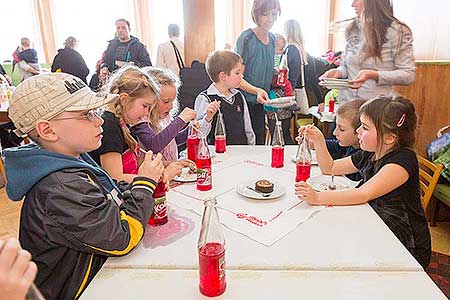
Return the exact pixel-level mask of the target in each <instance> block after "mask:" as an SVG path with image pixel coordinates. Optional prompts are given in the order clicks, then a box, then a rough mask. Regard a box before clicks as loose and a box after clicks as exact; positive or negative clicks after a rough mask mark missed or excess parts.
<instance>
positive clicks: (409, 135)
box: [295, 96, 431, 269]
mask: <svg viewBox="0 0 450 300" xmlns="http://www.w3.org/2000/svg"><path fill="white" fill-rule="evenodd" d="M360 113H361V116H360V120H361V125H360V126H359V127H358V129H357V130H356V132H357V134H358V139H359V145H360V147H361V150H359V151H357V152H355V153H353V154H352V155H351V156H348V157H345V158H342V159H337V160H333V159H332V158H331V156H330V155H329V154H328V153H327V148H326V146H325V143H320V142H316V141H317V138H316V136H317V135H315V134H313V131H311V130H310V128H309V127H306V128H304V129H302V130H301V132H302V133H304V134H305V135H306V137H307V138H308V139H310V140H312V141H313V143H314V146H315V148H316V154H317V160H318V162H319V165H320V169H321V170H322V172H323V173H324V174H333V175H345V174H350V173H355V172H360V173H361V175H362V177H363V179H362V181H361V182H360V183H359V185H358V187H357V188H350V189H342V190H334V191H332V190H331V189H330V190H324V191H321V192H316V191H314V190H313V189H312V188H311V186H309V185H308V184H307V183H305V182H298V183H297V184H296V186H295V193H296V194H297V195H298V197H299V198H301V199H303V200H305V201H306V202H308V203H310V204H313V205H358V204H365V203H368V204H369V205H370V206H371V207H372V209H373V210H374V211H375V212H376V213H377V214H378V215H379V216H380V218H381V219H382V220H383V221H384V223H385V224H386V225H387V226H388V227H389V229H391V231H392V232H393V233H394V234H395V236H396V237H397V238H398V239H399V240H400V242H401V243H402V244H403V245H404V246H405V247H406V249H408V251H409V252H410V253H411V254H412V256H414V258H415V259H416V260H417V261H418V262H419V263H420V264H421V265H422V267H423V268H424V269H425V268H426V267H427V266H428V264H429V263H430V257H431V238H430V232H429V230H428V225H427V220H426V218H425V212H424V210H423V207H422V202H421V199H420V186H419V164H418V162H417V157H416V153H415V152H414V149H413V147H414V143H415V129H416V124H417V116H416V113H415V109H414V105H413V104H412V102H411V101H410V100H408V99H405V98H402V97H396V98H393V97H384V96H380V97H377V98H374V99H372V100H369V101H367V102H366V103H365V104H363V106H361V109H360Z"/></svg>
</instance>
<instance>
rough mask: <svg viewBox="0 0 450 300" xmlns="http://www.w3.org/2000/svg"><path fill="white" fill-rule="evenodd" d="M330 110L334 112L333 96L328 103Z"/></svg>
mask: <svg viewBox="0 0 450 300" xmlns="http://www.w3.org/2000/svg"><path fill="white" fill-rule="evenodd" d="M328 111H329V112H334V99H333V98H331V99H330V102H329V103H328Z"/></svg>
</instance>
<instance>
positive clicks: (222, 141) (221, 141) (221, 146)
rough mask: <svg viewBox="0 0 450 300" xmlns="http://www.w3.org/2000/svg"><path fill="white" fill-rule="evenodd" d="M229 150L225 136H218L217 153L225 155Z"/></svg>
mask: <svg viewBox="0 0 450 300" xmlns="http://www.w3.org/2000/svg"><path fill="white" fill-rule="evenodd" d="M226 150H227V142H226V138H225V136H223V135H221V136H219V135H216V153H224V152H225V151H226Z"/></svg>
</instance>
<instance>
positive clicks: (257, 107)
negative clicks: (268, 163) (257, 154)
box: [247, 102, 266, 145]
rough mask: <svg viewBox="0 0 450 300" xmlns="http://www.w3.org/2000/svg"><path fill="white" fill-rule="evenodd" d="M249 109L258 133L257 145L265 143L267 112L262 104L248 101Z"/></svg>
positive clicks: (254, 129) (253, 126)
mask: <svg viewBox="0 0 450 300" xmlns="http://www.w3.org/2000/svg"><path fill="white" fill-rule="evenodd" d="M247 105H248V111H249V113H250V118H251V119H252V128H253V131H254V132H255V135H256V145H264V142H265V139H266V127H265V124H264V123H265V120H264V117H265V115H266V113H265V112H264V108H263V106H262V104H259V103H248V102H247Z"/></svg>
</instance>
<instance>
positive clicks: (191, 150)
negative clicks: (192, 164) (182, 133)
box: [187, 135, 200, 161]
mask: <svg viewBox="0 0 450 300" xmlns="http://www.w3.org/2000/svg"><path fill="white" fill-rule="evenodd" d="M199 141H200V139H199V138H198V136H196V135H190V136H188V138H187V154H188V159H189V160H192V161H195V159H196V158H197V151H198V142H199Z"/></svg>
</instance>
